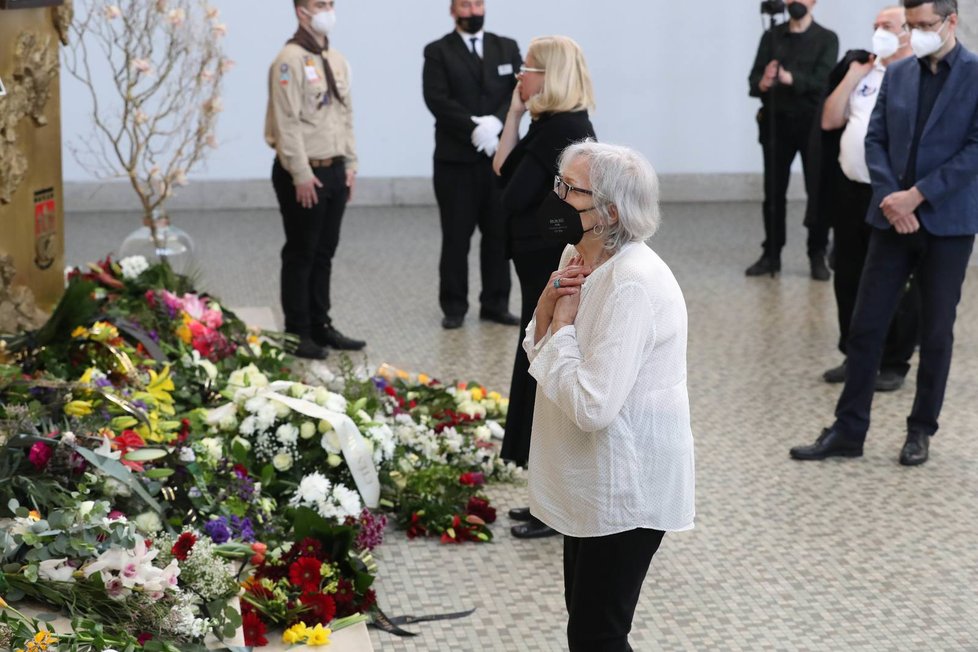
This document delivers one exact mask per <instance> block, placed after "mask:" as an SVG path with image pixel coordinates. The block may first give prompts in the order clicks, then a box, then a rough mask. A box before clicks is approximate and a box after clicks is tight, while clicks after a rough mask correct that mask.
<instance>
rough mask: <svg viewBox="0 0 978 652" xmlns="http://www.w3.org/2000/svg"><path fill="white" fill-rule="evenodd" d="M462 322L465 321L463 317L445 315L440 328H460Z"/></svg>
mask: <svg viewBox="0 0 978 652" xmlns="http://www.w3.org/2000/svg"><path fill="white" fill-rule="evenodd" d="M463 321H465V317H462V316H461V315H445V316H444V317H442V320H441V327H442V328H444V329H445V330H452V329H455V328H462V322H463Z"/></svg>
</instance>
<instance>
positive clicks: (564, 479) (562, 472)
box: [523, 243, 694, 537]
mask: <svg viewBox="0 0 978 652" xmlns="http://www.w3.org/2000/svg"><path fill="white" fill-rule="evenodd" d="M575 254H576V250H575V249H574V248H573V247H568V248H567V249H566V250H565V251H564V255H563V257H562V258H561V267H564V266H566V264H567V262H568V261H569V260H570V258H571V257H572V256H573V255H575ZM535 330H536V319H535V318H534V320H532V321H531V322H530V325H529V326H528V327H527V330H526V338H525V339H524V341H523V348H524V349H525V350H526V352H527V355H528V356H529V359H530V375H532V376H533V377H534V378H535V379H536V380H537V394H536V406H535V409H534V412H533V436H532V438H531V440H530V457H529V489H530V512H531V513H532V514H533V515H534V516H535V517H537V518H539V519H540V520H541V521H543V522H544V523H546V524H547V525H549V526H550V527H552V528H554V529H555V530H557V531H558V532H560V533H562V534H566V535H570V536H574V537H596V536H606V535H610V534H617V533H619V532H625V531H628V530H633V529H635V528H651V529H656V530H665V531H679V530H688V529H691V528H692V527H693V516H694V506H693V500H694V468H693V435H692V431H691V429H690V417H689V396H688V395H687V393H686V303H685V300H684V299H683V294H682V291H681V290H680V288H679V284H678V283H677V282H676V279H675V277H674V276H673V275H672V271H670V269H669V267H668V266H667V265H666V264H665V263H664V262H663V261H662V259H661V258H659V256H658V255H656V254H655V252H653V251H652V249H650V248H649V247H648V246H647V245H645V244H644V243H631V244H628V245H625V246H624V247H623V248H622V249H621V250H620V251H619V252H618V253H617V254H615V255H614V256H612V257H611V259H609V260H608V261H607V262H605V263H604V264H603V265H601V266H599V267H598V268H597V269H595V270H594V272H593V273H592V274H591V276H590V277H588V279H587V280H586V282H585V284H584V286H583V290H582V291H581V303H580V309H579V311H578V313H577V319H576V320H575V323H574V325H572V326H565V327H564V328H561V329H560V330H559V331H557V332H556V333H550V332H548V333H547V334H546V336H545V337H544V338H543V339H541V340H540V341H539V342H534V334H535Z"/></svg>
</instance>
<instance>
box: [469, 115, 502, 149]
mask: <svg viewBox="0 0 978 652" xmlns="http://www.w3.org/2000/svg"><path fill="white" fill-rule="evenodd" d="M472 122H474V123H475V124H476V127H475V129H473V130H472V145H473V146H474V147H475V148H476V150H478V151H480V152H483V153H484V154H485V155H486V156H488V157H489V158H492V157H493V156H495V155H496V149H497V148H498V147H499V132H501V131H502V130H503V123H502V121H501V120H500V119H499V118H497V117H496V116H494V115H480V116H472Z"/></svg>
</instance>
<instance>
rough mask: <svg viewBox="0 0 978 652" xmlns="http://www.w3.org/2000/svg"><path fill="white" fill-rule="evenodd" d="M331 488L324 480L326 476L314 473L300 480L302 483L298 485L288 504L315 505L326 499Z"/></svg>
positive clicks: (327, 481) (328, 482) (326, 480)
mask: <svg viewBox="0 0 978 652" xmlns="http://www.w3.org/2000/svg"><path fill="white" fill-rule="evenodd" d="M331 487H332V484H331V483H330V481H329V480H328V479H326V476H324V475H323V474H322V473H320V472H318V471H315V472H313V473H310V474H309V475H307V476H306V477H304V478H302V482H300V483H299V488H298V489H296V491H295V495H293V496H292V500H291V501H290V502H292V503H293V504H295V503H317V502H319V501H322V500H325V499H326V497H327V496H328V495H329V490H330V488H331Z"/></svg>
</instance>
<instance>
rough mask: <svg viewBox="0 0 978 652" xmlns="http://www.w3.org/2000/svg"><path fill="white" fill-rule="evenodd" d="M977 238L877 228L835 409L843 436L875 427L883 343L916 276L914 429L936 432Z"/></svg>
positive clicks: (860, 436)
mask: <svg viewBox="0 0 978 652" xmlns="http://www.w3.org/2000/svg"><path fill="white" fill-rule="evenodd" d="M974 244H975V236H973V235H967V236H955V237H942V236H936V235H932V234H930V233H928V232H927V231H925V230H924V229H923V227H921V229H920V230H919V231H917V232H916V233H913V234H910V235H899V234H898V233H897V232H896V231H894V230H893V229H887V230H885V231H884V230H882V229H873V233H872V235H871V236H870V239H869V252H868V254H867V256H866V266H865V267H864V268H863V276H862V280H861V281H860V283H859V293H858V295H857V297H856V308H855V311H854V312H853V315H852V323H851V324H850V328H849V341H848V342H847V343H846V349H847V350H848V358H847V360H848V362H847V366H846V382H845V385H844V387H843V389H842V395H841V396H840V397H839V402H838V403H837V404H836V408H835V418H836V420H835V425H834V428H836V429H837V430H838V431H839V432H841V433H842V434H843V435H845V436H848V437H850V438H851V439H852V440H854V441H862V440H864V439H865V438H866V432H867V431H868V430H869V412H870V408H871V407H872V403H873V385H874V381H875V378H876V370H877V369H879V364H880V357H881V354H882V351H883V341H884V340H885V339H886V332H887V329H888V328H889V325H890V321H891V320H892V318H893V313H894V311H895V310H896V307H897V304H898V303H899V302H900V296H901V294H902V293H903V291H904V287H905V286H906V283H907V279H909V278H910V275H911V274H914V275H915V276H916V277H917V284H918V287H919V288H920V299H921V311H920V360H919V362H918V365H917V394H916V396H915V397H914V402H913V409H912V410H911V411H910V416H909V417H908V418H907V429H908V430H911V431H914V432H923V433H926V434H929V435H933V434H934V433H935V432H937V418H938V416H939V415H940V413H941V406H942V405H943V403H944V390H945V389H946V387H947V375H948V371H949V370H950V368H951V349H952V348H953V345H954V319H955V317H956V315H957V306H958V301H960V300H961V284H962V283H964V276H965V272H966V271H967V269H968V260H969V259H970V257H971V250H972V248H973V247H974Z"/></svg>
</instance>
